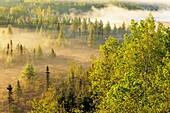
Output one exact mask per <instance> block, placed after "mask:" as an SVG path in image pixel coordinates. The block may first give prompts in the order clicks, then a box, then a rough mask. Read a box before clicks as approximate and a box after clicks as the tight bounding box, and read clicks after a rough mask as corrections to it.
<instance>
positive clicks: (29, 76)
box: [20, 63, 36, 84]
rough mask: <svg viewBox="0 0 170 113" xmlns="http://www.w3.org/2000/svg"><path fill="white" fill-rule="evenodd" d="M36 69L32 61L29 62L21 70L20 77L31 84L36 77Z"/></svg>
mask: <svg viewBox="0 0 170 113" xmlns="http://www.w3.org/2000/svg"><path fill="white" fill-rule="evenodd" d="M35 76H36V71H35V68H34V66H33V65H32V64H31V63H27V64H26V65H25V67H24V69H23V71H22V72H21V76H20V79H21V81H23V82H24V83H26V84H31V83H32V82H33V80H34V79H35Z"/></svg>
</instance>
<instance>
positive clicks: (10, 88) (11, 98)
mask: <svg viewBox="0 0 170 113" xmlns="http://www.w3.org/2000/svg"><path fill="white" fill-rule="evenodd" d="M12 89H13V88H12V86H11V84H9V85H8V87H7V90H8V105H9V111H10V110H11V106H12V103H13V101H14V99H13V96H12V94H13V93H12Z"/></svg>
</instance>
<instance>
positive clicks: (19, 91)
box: [16, 80, 23, 105]
mask: <svg viewBox="0 0 170 113" xmlns="http://www.w3.org/2000/svg"><path fill="white" fill-rule="evenodd" d="M16 94H17V98H18V105H19V104H20V98H21V97H22V95H23V94H22V89H21V85H20V81H19V80H18V81H17V86H16Z"/></svg>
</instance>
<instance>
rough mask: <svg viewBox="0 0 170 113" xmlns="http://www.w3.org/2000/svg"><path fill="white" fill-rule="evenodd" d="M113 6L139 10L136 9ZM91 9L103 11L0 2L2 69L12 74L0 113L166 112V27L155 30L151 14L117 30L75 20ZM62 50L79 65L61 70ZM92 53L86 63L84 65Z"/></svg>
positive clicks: (169, 33)
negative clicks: (29, 39)
mask: <svg viewBox="0 0 170 113" xmlns="http://www.w3.org/2000/svg"><path fill="white" fill-rule="evenodd" d="M114 4H115V5H118V6H120V7H126V8H127V7H129V8H130V9H129V10H132V9H133V8H135V9H136V8H137V9H140V8H141V9H142V6H140V7H139V6H137V5H135V4H134V5H129V4H127V3H122V2H120V3H117V2H115V3H114ZM120 4H121V5H120ZM92 7H96V8H97V9H100V8H104V7H106V4H105V3H88V2H68V1H65V2H59V1H56V2H54V1H51V0H39V1H37V2H35V1H34V0H13V1H12V0H1V1H0V26H1V29H2V32H1V33H0V34H1V35H0V40H1V42H0V44H1V46H2V47H0V64H1V68H2V69H7V70H11V69H16V70H17V76H15V77H14V79H11V80H7V82H8V83H9V84H5V87H6V88H4V89H2V88H1V86H0V91H1V92H0V99H1V98H2V97H5V100H4V101H0V102H1V105H0V112H10V113H25V112H28V113H94V112H96V113H169V112H170V96H169V95H170V27H167V26H164V24H163V23H161V22H156V21H155V20H154V17H153V16H152V14H149V15H148V17H147V18H146V19H145V20H140V21H135V20H131V22H130V25H126V23H125V22H122V25H120V26H117V25H116V24H114V25H111V24H110V22H109V21H108V22H107V23H106V24H104V23H103V21H102V20H97V19H96V20H95V21H92V20H91V19H90V18H82V17H81V16H77V15H76V14H81V13H83V12H87V11H89V10H91V8H92ZM146 7H147V6H146ZM148 7H149V6H148ZM153 10H158V9H153ZM72 13H74V14H75V16H70V14H72ZM0 31H1V30H0ZM17 32H19V34H22V33H26V35H29V36H30V37H31V36H32V37H33V38H32V37H31V41H30V42H28V39H27V40H26V41H22V40H25V39H23V37H22V36H24V37H25V35H17ZM27 38H29V37H27ZM18 40H19V41H18ZM37 40H38V41H37ZM24 42H25V43H24ZM22 43H24V44H26V45H24V44H22ZM34 43H36V44H35V45H34ZM27 44H28V45H29V44H30V46H28V45H27ZM70 49H72V51H71V52H70V53H69V51H68V50H70ZM65 50H67V51H66V52H65V53H67V55H68V54H75V53H74V52H77V50H79V51H78V52H77V53H78V54H79V57H77V56H73V57H77V59H78V60H76V61H77V62H72V63H71V64H70V65H69V64H65V62H67V61H70V60H71V61H72V59H71V58H72V57H69V58H67V57H65V55H64V54H65V53H64V54H61V51H65ZM80 50H81V51H80ZM93 51H95V52H94V54H92V55H90V58H91V60H88V61H87V62H85V61H84V59H87V57H85V58H84V59H83V58H82V59H81V57H83V56H86V55H88V54H90V53H92V52H93ZM96 51H97V52H96ZM82 53H83V54H82ZM81 54H82V55H81ZM88 59H89V56H88ZM80 60H82V62H83V63H82V62H80ZM78 61H79V62H78ZM56 64H57V65H59V64H60V65H59V66H61V67H60V68H63V70H62V72H58V73H56V71H61V70H60V68H59V66H56ZM61 64H63V65H61ZM65 65H69V66H67V68H66V67H65ZM36 66H37V67H38V66H41V67H38V68H36ZM4 67H5V68H4ZM55 67H57V68H55ZM21 68H22V69H21ZM11 73H12V74H14V73H15V72H11ZM0 76H1V75H0ZM5 76H9V75H5ZM10 77H11V76H10ZM2 78H3V76H2ZM11 78H12V77H11ZM12 80H15V81H12ZM5 83H6V82H5Z"/></svg>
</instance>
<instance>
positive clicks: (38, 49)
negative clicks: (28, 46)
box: [36, 45, 43, 58]
mask: <svg viewBox="0 0 170 113" xmlns="http://www.w3.org/2000/svg"><path fill="white" fill-rule="evenodd" d="M36 55H37V57H38V58H41V57H42V56H43V51H42V48H41V46H40V45H38V47H37V50H36Z"/></svg>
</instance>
